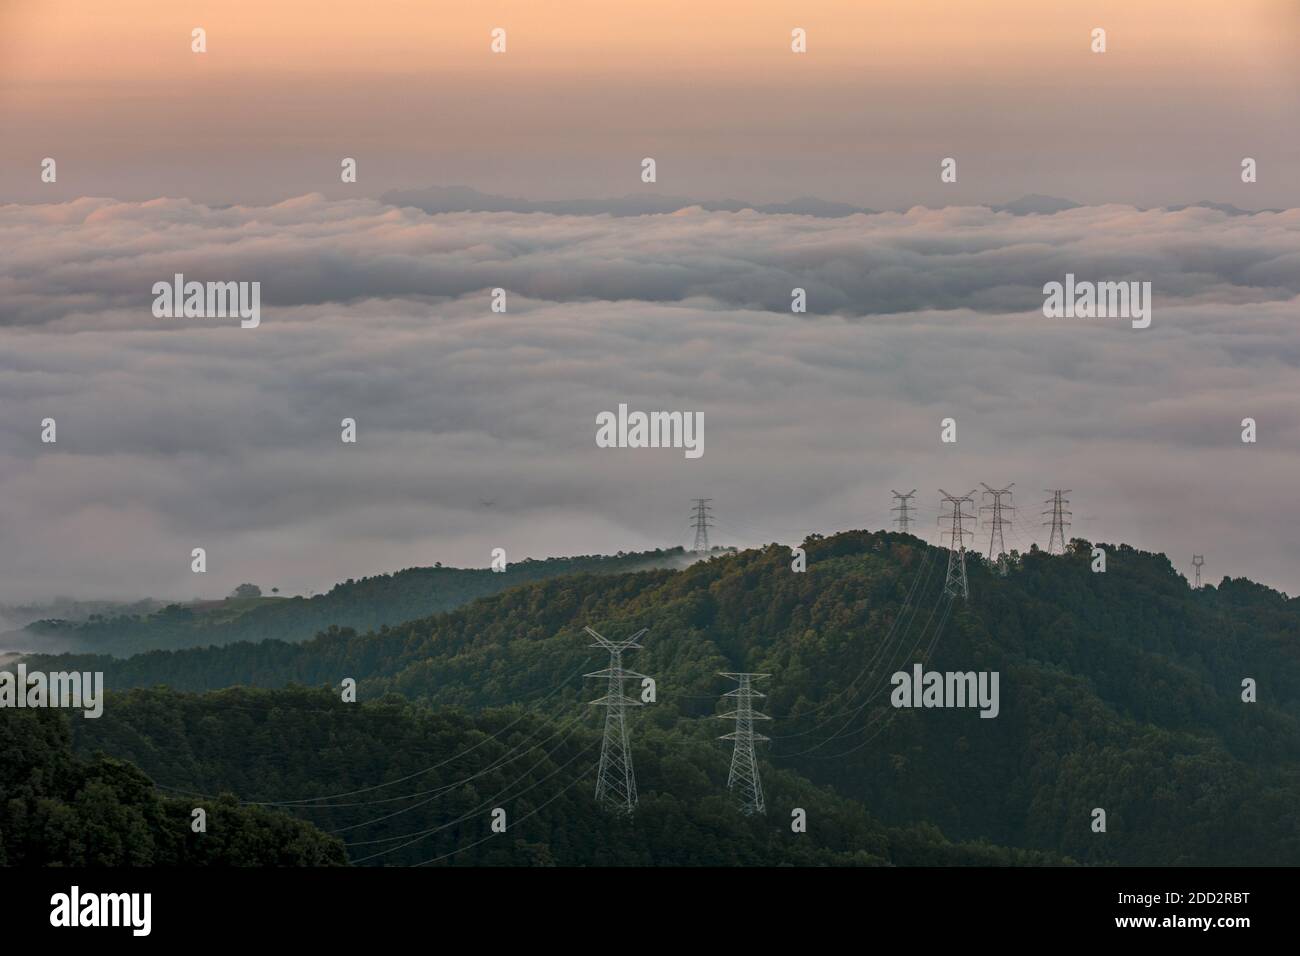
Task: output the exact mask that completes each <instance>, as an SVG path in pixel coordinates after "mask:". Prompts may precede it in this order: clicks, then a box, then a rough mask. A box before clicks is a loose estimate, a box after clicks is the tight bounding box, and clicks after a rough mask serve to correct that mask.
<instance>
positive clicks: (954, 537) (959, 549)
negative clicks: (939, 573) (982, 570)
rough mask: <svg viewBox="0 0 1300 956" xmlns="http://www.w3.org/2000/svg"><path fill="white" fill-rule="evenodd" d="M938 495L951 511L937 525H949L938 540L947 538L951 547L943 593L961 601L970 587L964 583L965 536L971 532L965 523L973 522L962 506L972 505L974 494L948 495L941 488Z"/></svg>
mask: <svg viewBox="0 0 1300 956" xmlns="http://www.w3.org/2000/svg"><path fill="white" fill-rule="evenodd" d="M939 493H940V494H941V495H943V501H944V503H945V504H947V505H948V506H949V507H950V508H951V509H952V510H951V511H950V512H949V513H948V514H946V515H940V516H939V523H940V524H941V525H942V524H943V523H944V522H945V521H946V522H948V523H949V527H948V530H947V531H944V532H942V533H941V534H940V536H939V540H940V541H942V540H943V536H944V535H947V536H948V543H949V544H950V545H951V548H950V550H949V551H948V576H947V578H946V579H945V580H944V582H943V593H944V594H949V595H951V596H953V597H956V596H957V595H959V594H960V595H961V596H962V598H963V599H965V598H969V597H970V587H969V585H968V584H967V583H966V535H968V534H972V532H970V531H967V530H966V522H967V521H974V520H975V516H974V515H970V514H967V513H966V510H965V508H964V507H963V505H967V504H972V505H973V504H974V503H975V499H974V498H973V497H971V496H972V495H974V494H975V489H974V488H972V489H971V490H970V491H968V492H966V494H964V495H961V496H960V497H959V496H957V495H950V494H948V492H946V491H944V490H943V489H942V488H940V489H939Z"/></svg>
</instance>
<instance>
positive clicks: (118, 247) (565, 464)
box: [0, 195, 1300, 600]
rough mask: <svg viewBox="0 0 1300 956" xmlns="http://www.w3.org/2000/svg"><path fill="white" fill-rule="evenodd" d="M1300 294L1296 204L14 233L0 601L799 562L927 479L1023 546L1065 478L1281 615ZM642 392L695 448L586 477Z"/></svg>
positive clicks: (1123, 534)
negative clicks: (625, 408)
mask: <svg viewBox="0 0 1300 956" xmlns="http://www.w3.org/2000/svg"><path fill="white" fill-rule="evenodd" d="M1067 272H1071V273H1074V274H1075V275H1076V276H1077V277H1079V278H1080V279H1092V280H1097V281H1150V282H1151V283H1152V287H1153V296H1154V317H1153V321H1152V324H1151V327H1150V328H1148V329H1144V330H1135V329H1132V328H1131V327H1130V324H1129V322H1127V321H1125V320H1113V319H1111V320H1108V319H1074V320H1064V319H1056V320H1053V319H1047V318H1045V317H1044V316H1043V314H1042V311H1041V309H1042V304H1043V293H1042V286H1043V284H1044V283H1046V282H1049V281H1060V280H1061V279H1062V278H1063V277H1064V275H1065V274H1066V273H1067ZM176 273H182V274H184V276H185V277H186V279H193V280H200V281H207V280H214V281H254V280H255V281H260V282H261V285H262V288H261V310H262V321H261V325H260V327H259V328H256V329H240V328H239V323H238V320H237V319H201V318H188V319H180V318H178V319H158V318H155V317H154V316H153V313H152V310H151V305H152V302H153V296H152V294H151V291H150V290H151V287H152V286H153V284H154V283H155V282H158V281H170V280H171V277H172V276H173V275H174V274H176ZM494 287H501V288H504V289H505V290H507V294H508V305H509V311H508V312H507V313H505V314H494V313H493V312H491V311H490V308H489V306H490V302H491V295H490V290H491V289H492V288H494ZM794 287H801V288H804V289H806V290H807V297H808V309H809V311H808V313H807V314H804V315H797V314H792V313H791V312H790V295H791V289H792V288H794ZM1298 296H1300V210H1289V211H1285V212H1278V213H1258V214H1255V215H1245V216H1243V215H1236V216H1234V215H1229V214H1227V213H1225V212H1222V211H1218V210H1214V209H1207V208H1197V207H1193V208H1188V209H1183V210H1180V211H1168V210H1145V211H1144V210H1137V209H1134V208H1133V207H1130V206H1118V205H1114V206H1092V207H1082V208H1077V209H1070V210H1066V211H1062V212H1058V213H1055V214H1053V215H1030V216H1015V215H1011V214H1010V213H1007V212H996V211H993V210H991V209H989V208H986V207H960V208H947V209H942V210H934V209H923V208H916V209H912V210H909V211H907V212H905V213H899V212H887V213H876V214H860V215H849V216H842V217H838V218H827V217H814V216H805V215H773V214H767V213H760V212H755V211H748V210H747V211H740V212H708V211H705V210H703V209H701V208H699V207H690V208H685V209H682V210H680V211H678V212H675V213H672V214H667V215H649V216H610V215H552V214H545V213H519V212H453V213H441V214H429V213H427V212H423V211H421V210H419V209H415V208H412V207H400V206H395V205H391V204H388V203H384V202H382V201H379V200H354V201H339V200H327V199H325V198H324V197H322V196H319V195H308V196H303V197H299V198H296V199H292V200H289V201H286V202H282V203H279V204H277V205H271V206H233V207H225V208H221V207H209V206H203V205H199V204H195V203H193V202H189V201H186V200H174V199H159V200H154V201H151V202H119V201H115V200H110V199H90V198H87V199H80V200H76V201H73V202H68V203H62V204H46V205H8V206H0V338H2V339H3V348H2V349H0V500H3V502H4V503H5V507H4V508H3V509H0V541H3V542H4V546H3V547H0V600H28V599H33V598H39V597H44V596H49V595H53V594H74V595H75V596H78V597H103V596H121V597H133V596H142V595H151V596H157V597H189V596H194V595H199V594H202V595H204V596H217V595H220V594H223V593H225V592H227V591H229V590H230V589H231V588H232V587H233V586H234V585H235V584H238V583H240V582H241V581H252V582H255V583H257V584H259V585H261V586H262V587H263V588H266V589H269V588H270V587H271V586H279V587H280V588H281V589H282V590H284V591H286V592H288V593H297V592H302V593H306V592H308V591H310V590H312V589H316V590H323V589H326V588H328V587H329V586H330V585H331V584H333V583H334V582H336V581H338V580H342V579H345V578H348V577H358V576H361V575H364V574H371V573H378V572H383V571H389V570H394V569H397V568H401V567H406V566H410V565H427V564H432V563H433V562H434V561H439V560H440V561H443V562H444V563H453V564H462V565H477V566H485V565H486V564H487V563H488V561H489V556H490V551H491V549H492V548H493V547H498V546H499V547H504V548H506V550H507V554H508V557H509V559H510V560H512V561H513V560H518V559H520V558H523V557H525V556H528V555H532V556H544V555H552V554H572V553H590V552H595V551H617V550H620V549H623V550H633V549H640V548H645V547H656V546H673V545H678V544H687V545H689V544H690V543H691V540H692V535H691V531H690V527H689V524H688V520H687V519H688V513H689V510H690V499H691V498H693V497H697V496H708V497H712V498H714V507H715V510H716V515H717V520H718V528H717V530H716V532H715V541H716V542H717V543H734V544H741V545H745V544H757V543H762V542H766V541H772V540H779V541H783V542H788V543H794V542H797V541H798V540H800V539H801V538H802V537H803V535H804V534H806V533H808V532H812V531H819V532H823V533H825V532H830V531H835V530H841V529H845V528H852V527H870V528H878V527H882V526H886V525H887V523H888V520H889V508H890V506H891V504H892V502H891V500H890V497H889V493H888V491H889V488H891V487H894V488H898V489H899V490H908V489H910V488H913V487H915V488H918V489H919V491H918V495H917V500H918V502H919V503H920V505H921V508H922V512H921V514H922V524H921V525H920V527H919V530H921V531H922V532H923V533H925V534H926V535H927V536H929V537H930V538H931V539H932V540H934V539H935V537H934V533H933V532H934V530H935V519H936V516H937V513H938V500H937V489H938V488H939V487H943V488H946V489H947V490H948V491H950V492H956V493H964V492H966V491H968V490H970V489H972V488H977V487H978V485H979V482H981V481H987V482H989V483H990V484H992V485H994V486H995V487H1000V486H1003V485H1005V484H1007V483H1008V482H1013V481H1014V482H1016V486H1015V489H1014V490H1015V492H1016V499H1015V501H1016V504H1017V505H1018V506H1019V511H1018V513H1017V524H1016V527H1015V529H1014V531H1013V533H1012V535H1010V536H1009V540H1008V543H1009V544H1014V545H1015V546H1018V547H1024V546H1027V545H1028V543H1029V542H1030V541H1031V540H1037V541H1038V542H1039V543H1040V545H1041V544H1042V543H1043V541H1044V540H1045V535H1044V534H1043V529H1042V528H1041V527H1040V522H1041V521H1042V520H1043V519H1042V517H1041V516H1040V514H1039V512H1040V511H1041V510H1042V508H1043V505H1042V503H1041V502H1042V499H1043V498H1044V497H1045V495H1044V493H1043V489H1045V488H1049V487H1065V488H1072V489H1073V494H1072V495H1071V498H1072V500H1073V510H1074V513H1075V518H1076V525H1075V528H1074V530H1075V532H1076V533H1078V534H1080V535H1082V536H1085V537H1088V538H1090V539H1092V540H1106V541H1112V542H1114V541H1120V540H1122V541H1126V542H1129V543H1132V544H1134V545H1137V546H1139V547H1143V548H1147V549H1151V550H1163V551H1166V552H1168V553H1169V554H1170V556H1171V557H1172V558H1173V560H1174V562H1175V564H1176V565H1177V566H1179V567H1180V568H1182V569H1184V570H1188V571H1190V557H1191V553H1192V552H1193V551H1196V552H1203V553H1205V554H1206V576H1207V579H1208V580H1211V581H1217V580H1218V579H1219V577H1221V576H1222V575H1224V574H1230V575H1233V576H1238V575H1247V576H1250V577H1253V578H1255V579H1257V580H1262V581H1264V582H1266V583H1269V584H1272V585H1274V586H1277V587H1280V588H1282V589H1284V590H1288V591H1290V592H1291V593H1295V592H1296V591H1297V590H1300V543H1298V542H1297V540H1296V536H1294V535H1293V534H1292V533H1291V532H1290V527H1289V523H1288V521H1287V520H1286V516H1287V515H1288V514H1289V513H1290V510H1291V507H1292V501H1293V499H1294V496H1295V489H1296V488H1297V487H1300V456H1297V454H1296V451H1297V448H1298V447H1300V405H1298V404H1297V401H1296V396H1297V395H1298V394H1300V375H1298V374H1297V368H1298V367H1300V328H1298V327H1297V321H1298V319H1300V312H1298V308H1297V307H1298V306H1300V299H1298V298H1297V297H1298ZM620 402H626V403H628V405H629V406H630V407H631V408H633V409H642V410H646V411H650V410H660V409H663V410H683V411H701V412H703V413H704V419H705V449H706V451H705V454H704V456H703V458H701V459H699V460H695V461H692V460H686V459H684V457H683V455H682V454H681V452H680V451H674V450H650V449H646V450H627V449H600V448H597V447H596V444H595V441H594V435H595V416H596V415H597V413H598V412H600V411H603V410H613V409H616V408H617V406H618V404H619V403H620ZM1247 416H1250V417H1253V418H1255V419H1256V420H1257V421H1258V423H1259V442H1258V443H1257V444H1255V445H1243V444H1242V443H1241V441H1240V432H1241V425H1240V423H1241V420H1242V418H1244V417H1247ZM47 417H50V418H55V419H56V420H57V422H58V443H57V445H44V444H42V443H41V441H40V430H41V429H40V422H41V420H42V419H43V418H47ZM344 417H351V418H355V419H356V420H357V423H358V432H359V441H358V443H357V444H356V445H345V444H343V443H342V442H340V440H339V433H340V428H339V423H340V420H341V419H342V418H344ZM945 417H953V418H955V419H957V422H958V442H957V443H956V445H942V444H941V443H940V441H939V433H940V421H941V419H943V418H945ZM985 544H987V541H985ZM977 546H978V539H977ZM194 547H204V548H206V549H207V552H208V562H209V573H208V574H207V575H206V576H198V575H194V574H192V573H191V572H190V551H191V549H192V548H194ZM1112 573H1122V568H1120V567H1115V566H1112Z"/></svg>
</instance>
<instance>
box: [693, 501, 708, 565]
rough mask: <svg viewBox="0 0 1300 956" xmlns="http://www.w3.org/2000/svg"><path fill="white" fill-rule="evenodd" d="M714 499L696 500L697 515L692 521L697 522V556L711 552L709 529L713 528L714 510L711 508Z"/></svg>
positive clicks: (694, 515)
mask: <svg viewBox="0 0 1300 956" xmlns="http://www.w3.org/2000/svg"><path fill="white" fill-rule="evenodd" d="M712 500H713V499H712V498H695V499H694V501H695V513H694V514H692V515H691V519H692V520H693V521H694V522H695V552H696V553H697V554H700V553H703V552H705V551H708V550H709V529H710V528H711V527H713V525H712V523H711V520H712V515H711V514H710V512H711V511H712V510H713V509H712V508H710V507H709V502H710V501H712Z"/></svg>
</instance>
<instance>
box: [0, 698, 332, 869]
mask: <svg viewBox="0 0 1300 956" xmlns="http://www.w3.org/2000/svg"><path fill="white" fill-rule="evenodd" d="M76 720H78V721H81V722H83V723H86V722H87V721H82V719H81V718H80V717H78V718H76ZM68 728H69V717H68V715H67V714H66V713H63V712H59V711H50V710H5V711H3V712H0V866H329V865H338V864H342V863H344V862H346V859H345V856H344V852H343V846H342V844H340V843H339V841H338V840H336V839H334V838H332V837H328V836H326V835H325V834H323V833H321V832H320V831H319V830H317V829H316V828H315V827H313V826H311V825H310V824H308V823H305V822H302V821H299V820H295V819H292V818H290V817H288V816H286V815H285V814H282V813H274V812H271V811H268V810H264V809H261V808H257V807H246V806H241V805H239V804H238V803H237V802H235V801H234V800H231V799H229V798H227V799H223V800H212V801H208V802H204V803H195V802H194V801H193V800H180V799H175V798H172V797H166V796H162V795H160V794H159V793H158V791H157V790H156V789H155V788H154V785H153V783H152V782H151V781H150V779H149V778H148V777H147V776H145V775H144V774H143V773H141V772H140V770H139V769H138V768H136V767H135V766H132V765H131V764H130V763H127V762H125V761H123V760H121V759H118V758H113V757H104V756H100V755H95V756H93V757H90V758H81V757H78V756H76V755H74V753H73V751H72V743H71V738H70V735H69V731H68ZM196 806H202V807H203V808H204V809H205V810H206V813H207V819H206V821H205V822H206V828H207V829H206V832H203V833H195V832H194V831H193V830H192V829H191V823H192V820H193V818H192V816H191V812H192V810H193V809H194V808H195V807H196Z"/></svg>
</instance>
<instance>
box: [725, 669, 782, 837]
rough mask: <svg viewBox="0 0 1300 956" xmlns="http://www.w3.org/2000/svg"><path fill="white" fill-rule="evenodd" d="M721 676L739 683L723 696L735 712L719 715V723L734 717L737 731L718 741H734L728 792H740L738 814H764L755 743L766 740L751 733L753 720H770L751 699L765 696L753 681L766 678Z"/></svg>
mask: <svg viewBox="0 0 1300 956" xmlns="http://www.w3.org/2000/svg"><path fill="white" fill-rule="evenodd" d="M721 673H722V676H723V677H731V678H734V679H735V680H736V681H738V682H739V684H740V686H739V687H737V688H736V689H735V690H733V691H728V692H727V693H725V694H723V695H722V696H723V697H733V698H735V701H736V709H735V710H733V711H731V712H730V713H727V714H718V717H719V718H720V719H722V720H731V719H732V718H735V721H736V729H735V731H734V732H733V733H730V734H724V735H723V736H721V737H719V738H718V739H719V740H734V741H735V742H736V749H735V750H733V751H732V753H731V773H730V775H729V776H728V777H727V789H728V790H733V791H738V792H739V795H740V812H741V813H743V814H745V815H746V816H750V815H752V814H755V813H766V812H767V806H766V804H764V803H763V782H762V780H760V779H759V777H758V760H757V758H756V757H755V756H754V743H755V742H756V741H760V740H767V739H768V738H767V737H764V736H763V735H762V734H756V733H754V721H756V720H771V719H772V718H771V717H768V716H767V715H766V714H760V713H758V712H757V711H756V710H754V698H756V697H766V696H767V695H766V694H760V693H759V692H758V691H756V690H754V687H753V684H752V681H756V680H762V679H763V678H764V677H767V676H769V675H767V674H736V673H727V672H721Z"/></svg>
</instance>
